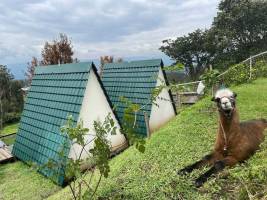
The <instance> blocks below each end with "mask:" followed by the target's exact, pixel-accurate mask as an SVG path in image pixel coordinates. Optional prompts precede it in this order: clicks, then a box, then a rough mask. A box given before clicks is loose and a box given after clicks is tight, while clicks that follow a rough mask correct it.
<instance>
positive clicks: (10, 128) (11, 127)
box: [0, 122, 19, 145]
mask: <svg viewBox="0 0 267 200" xmlns="http://www.w3.org/2000/svg"><path fill="white" fill-rule="evenodd" d="M18 126H19V123H18V122H16V123H12V124H8V125H6V126H4V128H3V130H1V131H0V136H3V135H8V134H11V133H16V132H17V131H18ZM15 138H16V135H12V136H8V137H4V138H1V140H2V141H3V142H4V143H6V144H7V145H10V144H13V143H14V141H15Z"/></svg>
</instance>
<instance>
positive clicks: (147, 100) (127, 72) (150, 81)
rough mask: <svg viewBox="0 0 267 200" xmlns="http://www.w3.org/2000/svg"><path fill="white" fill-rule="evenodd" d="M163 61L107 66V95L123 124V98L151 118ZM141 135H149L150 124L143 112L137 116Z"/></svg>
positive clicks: (104, 83) (138, 129)
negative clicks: (153, 98) (154, 94)
mask: <svg viewBox="0 0 267 200" xmlns="http://www.w3.org/2000/svg"><path fill="white" fill-rule="evenodd" d="M162 66H163V63H162V60H161V59H153V60H143V61H132V62H122V63H108V64H105V66H104V71H103V75H102V79H101V80H102V83H103V85H104V88H105V90H106V92H107V95H108V97H109V99H110V101H111V104H112V106H113V107H115V108H116V109H115V112H116V115H117V117H118V119H119V121H120V123H122V119H123V112H124V109H125V105H124V104H123V103H122V102H121V101H120V97H125V98H127V99H128V100H130V101H131V102H133V103H136V104H139V105H140V106H142V107H143V110H142V111H146V113H147V114H148V116H150V112H151V107H152V104H151V97H152V91H153V89H155V87H156V83H157V79H158V74H159V70H160V68H161V67H162ZM136 125H137V127H138V128H137V132H138V133H140V134H141V135H144V136H145V135H146V124H145V120H144V114H143V112H139V113H138V114H137V123H136Z"/></svg>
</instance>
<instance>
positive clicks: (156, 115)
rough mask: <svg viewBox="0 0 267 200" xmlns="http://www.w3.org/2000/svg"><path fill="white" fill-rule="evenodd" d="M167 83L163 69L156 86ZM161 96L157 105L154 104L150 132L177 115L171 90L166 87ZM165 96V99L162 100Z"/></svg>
mask: <svg viewBox="0 0 267 200" xmlns="http://www.w3.org/2000/svg"><path fill="white" fill-rule="evenodd" d="M162 84H164V85H166V82H165V79H164V75H163V71H162V69H160V70H159V75H158V79H157V84H156V86H160V85H162ZM159 97H160V98H157V100H156V104H157V105H158V106H156V105H154V104H153V105H152V108H151V113H150V119H149V129H150V132H153V131H155V130H157V129H159V128H160V127H161V126H163V125H164V124H165V123H167V122H168V121H169V120H171V119H172V118H173V117H175V111H174V108H173V105H172V102H171V98H170V95H169V92H168V90H167V89H166V88H164V89H163V90H162V91H161V93H160V94H159ZM161 98H163V99H164V100H162V99H161ZM165 99H166V100H167V101H166V100H165Z"/></svg>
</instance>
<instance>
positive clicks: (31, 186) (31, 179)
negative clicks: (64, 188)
mask: <svg viewBox="0 0 267 200" xmlns="http://www.w3.org/2000/svg"><path fill="white" fill-rule="evenodd" d="M59 189H60V187H58V186H56V185H54V184H53V183H52V182H51V181H50V180H49V179H46V178H44V177H43V176H42V175H40V174H39V173H37V172H35V171H33V170H32V169H30V168H29V167H28V166H27V165H25V164H23V163H22V162H15V163H9V164H5V165H0V199H1V200H6V199H17V200H20V199H21V200H25V199H33V200H34V199H44V198H46V197H48V196H49V195H51V194H52V193H54V192H56V191H58V190H59Z"/></svg>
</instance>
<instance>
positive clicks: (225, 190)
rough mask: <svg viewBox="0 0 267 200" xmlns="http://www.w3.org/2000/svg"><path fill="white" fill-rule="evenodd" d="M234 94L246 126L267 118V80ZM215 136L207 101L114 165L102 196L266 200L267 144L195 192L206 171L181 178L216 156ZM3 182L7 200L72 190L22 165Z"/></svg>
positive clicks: (3, 174) (4, 170)
mask: <svg viewBox="0 0 267 200" xmlns="http://www.w3.org/2000/svg"><path fill="white" fill-rule="evenodd" d="M233 89H234V91H235V92H237V93H238V97H237V101H238V103H237V106H238V108H239V112H240V117H241V120H247V119H252V118H267V92H265V91H267V79H259V80H256V81H254V82H253V83H250V84H245V85H241V86H238V87H235V88H233ZM216 130H217V112H216V108H215V106H214V105H213V103H212V102H211V101H210V97H208V98H205V99H203V100H202V101H200V102H199V103H197V104H195V105H194V106H192V107H190V108H186V109H185V110H183V111H182V112H181V114H180V115H179V116H177V117H176V118H175V119H174V120H172V121H171V122H170V123H168V124H167V125H166V126H164V127H162V129H160V130H159V131H157V132H156V133H154V134H153V135H152V137H151V138H150V139H149V140H148V141H147V145H146V151H145V153H144V154H141V153H139V152H137V150H136V149H135V148H133V147H131V148H129V149H127V150H125V151H124V152H123V153H121V154H120V155H118V156H116V157H115V158H114V159H112V160H111V162H110V165H111V172H110V175H109V177H108V178H107V179H103V182H101V184H100V188H99V190H98V192H97V196H98V197H99V199H129V200H130V199H240V200H242V199H249V197H248V195H250V198H251V197H252V196H254V195H257V196H255V198H254V199H267V168H266V166H267V140H266V141H265V142H264V143H263V145H262V148H261V150H260V151H259V152H257V153H256V154H255V155H254V156H253V157H252V158H251V159H249V160H248V161H247V162H246V163H245V164H242V165H238V166H236V167H234V168H231V169H227V170H225V171H224V172H223V173H220V175H218V176H216V177H214V178H211V179H210V180H209V181H208V182H207V183H206V184H205V185H204V186H203V187H202V188H200V189H196V188H195V187H194V186H193V181H194V179H195V178H197V177H198V176H199V175H200V174H201V173H203V172H204V171H205V169H201V170H196V171H194V172H193V173H192V174H191V175H189V176H185V177H182V176H178V175H176V171H177V170H179V169H181V168H183V167H184V166H186V165H188V164H191V163H192V162H194V161H196V160H198V159H200V158H201V157H202V156H203V155H205V154H207V153H208V152H210V151H211V150H212V147H213V143H214V140H215V136H216ZM266 132H267V131H266ZM0 180H1V181H0V199H1V195H2V199H5V200H9V199H43V198H45V197H48V199H65V200H66V199H71V194H70V191H69V188H64V189H59V188H58V187H57V186H55V185H54V184H53V183H52V182H50V181H49V180H47V179H45V178H43V177H42V176H41V175H39V174H36V173H35V172H32V171H31V170H30V169H29V168H28V167H27V166H26V165H23V164H22V163H20V162H17V163H12V164H7V165H4V166H1V167H0ZM2 180H3V181H2ZM14 195H15V196H14ZM100 197H101V198H100ZM251 199H252V198H251Z"/></svg>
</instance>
